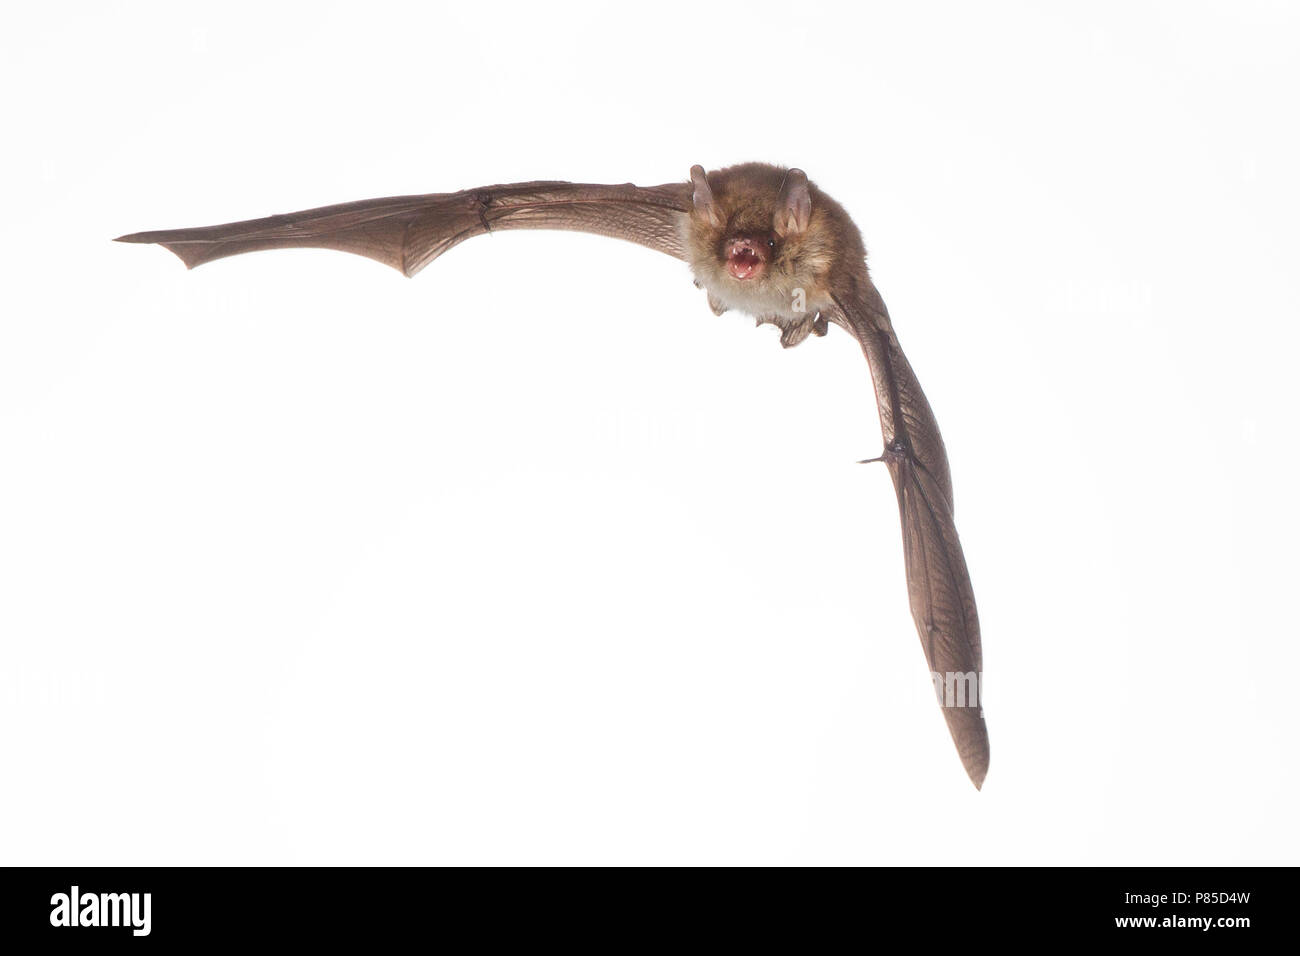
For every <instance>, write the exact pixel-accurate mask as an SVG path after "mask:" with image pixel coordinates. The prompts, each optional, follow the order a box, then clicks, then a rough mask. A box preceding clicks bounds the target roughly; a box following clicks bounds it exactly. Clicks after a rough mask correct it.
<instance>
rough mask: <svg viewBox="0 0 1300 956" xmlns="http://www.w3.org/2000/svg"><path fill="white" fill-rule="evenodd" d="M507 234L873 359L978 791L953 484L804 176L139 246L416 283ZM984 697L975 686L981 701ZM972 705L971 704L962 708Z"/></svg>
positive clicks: (418, 207) (460, 201)
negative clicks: (338, 255) (687, 285)
mask: <svg viewBox="0 0 1300 956" xmlns="http://www.w3.org/2000/svg"><path fill="white" fill-rule="evenodd" d="M501 229H570V230H578V231H581V232H593V233H598V234H600V235H603V236H612V237H615V238H619V239H628V240H630V241H632V242H637V243H640V244H641V245H644V246H649V247H650V248H651V249H658V250H659V251H660V252H666V253H668V254H669V255H671V256H676V257H677V258H679V259H684V260H686V262H687V263H688V264H689V265H690V267H691V271H692V272H693V273H694V275H695V283H696V285H697V286H700V287H701V288H703V289H704V290H705V291H706V292H707V293H708V299H709V306H710V307H711V308H712V309H713V311H714V312H715V313H717V314H719V315H721V314H722V313H723V312H725V311H727V310H729V309H735V310H737V311H740V312H745V313H747V314H749V315H751V316H753V317H754V318H755V319H756V320H757V322H758V323H759V324H763V323H769V324H772V325H776V326H777V327H778V328H779V329H780V330H781V344H782V345H783V346H786V347H790V346H794V345H798V344H799V343H800V342H802V341H803V340H804V339H806V338H807V337H808V336H809V335H810V334H812V335H818V336H821V335H825V334H826V330H827V324H828V323H833V324H835V325H838V326H839V327H840V328H842V329H844V330H845V331H846V332H848V333H849V334H850V335H851V336H853V337H854V338H855V339H856V340H857V342H858V344H859V345H860V346H861V348H862V351H863V352H864V353H865V354H866V357H867V363H868V364H869V365H870V367H871V377H872V380H873V382H874V385H875V391H876V403H877V405H878V407H879V412H880V428H881V432H882V434H883V436H884V440H885V448H884V452H883V453H882V454H881V456H880V457H879V458H876V459H871V460H872V461H883V462H884V463H885V465H886V466H887V467H888V469H889V473H890V475H891V477H892V478H893V481H894V488H895V490H896V491H897V493H898V510H899V515H900V518H901V521H902V528H903V556H904V561H905V562H906V567H907V589H908V596H909V598H910V602H911V607H912V617H913V619H914V620H915V621H916V628H917V631H918V633H919V634H920V637H921V646H922V648H924V650H925V657H926V660H927V661H928V662H929V665H930V671H931V675H932V677H933V679H934V682H935V689H936V692H937V693H938V694H939V696H940V703H941V704H942V705H943V715H944V717H945V719H946V720H947V722H948V730H949V731H950V732H951V734H952V739H953V741H954V743H956V745H957V752H958V753H959V754H960V755H961V760H962V763H963V764H964V765H965V767H966V772H967V773H968V774H969V775H970V778H971V780H972V781H973V782H974V784H975V786H976V787H977V788H978V787H980V786H982V784H983V783H984V776H985V774H986V773H987V771H988V764H989V739H988V732H987V730H986V729H985V726H984V718H983V711H982V710H981V705H980V701H979V700H978V690H979V688H980V686H981V685H982V680H983V673H982V670H983V664H982V655H981V651H980V631H979V619H978V618H977V616H976V612H975V597H974V594H973V593H972V590H971V584H970V577H969V575H968V574H967V572H966V561H965V558H964V557H963V555H962V549H961V543H960V542H959V541H958V539H957V529H956V526H955V525H954V524H953V517H952V511H953V509H952V479H951V478H950V476H949V474H948V458H947V453H946V452H945V451H944V446H943V440H942V438H940V436H939V427H938V425H937V424H936V422H935V420H934V413H933V412H932V411H931V410H930V404H929V402H927V401H926V398H925V395H924V393H923V392H922V391H921V386H920V384H919V383H918V382H917V380H916V375H915V374H914V373H913V371H912V366H911V365H909V364H908V361H907V358H906V357H905V356H904V355H903V352H902V349H901V348H900V347H899V344H898V338H897V337H896V336H895V335H894V329H893V326H892V325H891V323H890V321H889V313H888V312H887V311H886V310H885V303H884V302H883V301H882V300H881V298H880V294H879V293H878V292H877V291H876V287H875V285H874V284H873V283H872V281H871V278H870V276H869V275H868V272H867V263H866V250H865V248H864V247H863V244H862V236H861V233H859V231H858V227H857V226H856V225H854V223H853V220H852V219H850V218H849V216H848V213H846V212H845V211H844V209H843V207H841V206H840V204H839V203H837V202H836V201H835V200H833V199H831V198H830V197H829V196H827V195H826V194H825V193H824V192H822V191H821V190H820V189H818V188H817V186H816V185H814V184H813V183H811V182H809V181H808V177H807V176H806V175H804V173H803V171H802V170H798V169H786V168H783V167H779V166H771V165H768V164H766V163H745V164H742V165H739V166H731V167H728V168H726V169H720V170H716V171H714V172H711V173H706V172H705V171H704V169H703V167H701V166H695V167H693V168H692V169H691V182H690V183H669V184H667V185H664V186H653V187H649V188H645V187H640V186H634V185H632V184H630V183H629V184H625V185H622V186H600V185H590V184H583V183H567V182H533V183H515V184H511V185H501V186H484V187H481V188H479V189H466V190H463V191H461V192H456V193H432V194H430V195H426V196H396V197H393V198H390V199H369V200H365V201H363V202H353V203H344V204H342V205H338V206H324V207H322V208H319V209H309V210H306V211H304V212H295V213H289V214H287V215H280V216H270V217H268V218H266V219H253V220H249V221H247V222H236V223H230V224H227V225H224V226H209V227H206V228H199V229H174V230H166V231H162V232H138V233H135V234H133V235H129V236H122V237H121V238H120V239H118V241H119V242H153V243H158V244H159V245H162V246H164V247H165V248H167V249H170V250H171V251H172V252H174V253H175V254H176V255H177V256H179V257H180V258H181V260H182V261H183V262H184V263H185V265H186V266H188V267H190V268H193V267H194V266H197V265H200V264H202V263H204V262H210V261H212V260H213V259H220V258H223V257H225V256H233V255H238V254H239V253H242V252H254V251H257V250H260V249H282V248H291V247H302V246H309V247H315V248H321V249H338V250H341V251H343V252H352V253H356V254H357V255H362V256H368V257H369V258H371V259H376V260H378V261H379V262H383V263H385V264H387V265H390V266H392V267H393V268H395V269H398V270H400V271H401V272H403V273H405V274H406V275H408V276H412V275H415V273H417V272H419V271H420V270H421V269H423V268H424V267H425V266H427V265H428V264H429V263H430V262H432V261H433V260H434V259H436V258H438V256H440V255H442V254H443V253H444V252H446V251H447V250H448V249H450V248H451V247H452V246H455V245H456V244H457V243H459V242H462V241H463V240H465V239H468V238H470V237H471V236H479V235H482V234H484V233H488V232H495V231H497V230H501ZM972 685H974V686H972ZM964 691H967V692H969V696H967V694H964V693H963V692H964Z"/></svg>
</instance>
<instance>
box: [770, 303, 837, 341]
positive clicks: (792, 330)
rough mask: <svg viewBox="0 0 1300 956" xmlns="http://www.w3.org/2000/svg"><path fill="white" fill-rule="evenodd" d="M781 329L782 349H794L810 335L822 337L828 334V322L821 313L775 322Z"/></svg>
mask: <svg viewBox="0 0 1300 956" xmlns="http://www.w3.org/2000/svg"><path fill="white" fill-rule="evenodd" d="M774 324H776V325H779V326H780V327H781V347H782V348H787V349H792V348H794V347H795V346H796V345H798V344H799V343H800V342H802V341H803V340H804V339H806V338H808V336H810V335H816V336H817V337H819V338H820V337H821V336H823V335H825V334H826V320H825V319H824V318H822V314H821V313H820V312H814V313H812V314H811V315H805V316H804V317H803V318H801V319H795V320H794V321H790V320H789V319H781V320H774Z"/></svg>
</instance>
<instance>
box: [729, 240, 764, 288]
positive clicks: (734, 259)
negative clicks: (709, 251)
mask: <svg viewBox="0 0 1300 956" xmlns="http://www.w3.org/2000/svg"><path fill="white" fill-rule="evenodd" d="M766 266H767V250H766V249H764V248H763V246H762V245H761V244H760V243H758V242H755V241H754V240H752V239H733V240H732V241H731V244H730V245H729V246H728V247H727V270H728V271H729V272H730V273H731V274H732V276H733V277H735V278H737V279H756V278H758V277H759V276H760V275H762V274H763V269H764V268H765V267H766Z"/></svg>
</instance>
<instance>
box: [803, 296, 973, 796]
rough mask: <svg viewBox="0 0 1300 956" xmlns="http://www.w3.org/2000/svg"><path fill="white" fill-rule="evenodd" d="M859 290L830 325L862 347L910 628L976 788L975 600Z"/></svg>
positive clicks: (930, 423)
mask: <svg viewBox="0 0 1300 956" xmlns="http://www.w3.org/2000/svg"><path fill="white" fill-rule="evenodd" d="M861 282H862V284H861V285H860V286H859V287H858V288H857V289H854V290H852V291H851V292H846V293H844V294H837V295H836V296H835V297H834V298H835V305H836V308H835V309H834V310H833V311H832V312H831V314H830V315H829V316H828V318H830V319H831V320H832V321H834V322H835V323H836V324H837V325H840V326H842V327H843V328H844V329H846V330H847V331H848V332H849V333H850V334H851V335H853V337H854V338H856V339H857V340H858V343H859V345H861V346H862V351H863V352H864V353H865V354H866V356H867V362H868V364H869V365H870V366H871V377H872V380H873V382H874V384H875V390H876V403H877V405H878V406H879V410H880V427H881V432H882V433H883V435H884V439H885V452H884V455H883V456H882V457H883V460H884V462H885V464H886V465H887V466H888V467H889V474H890V476H891V477H892V478H893V480H894V490H895V491H896V492H897V493H898V511H899V519H900V522H901V524H902V527H903V558H904V563H905V565H906V568H907V593H908V598H909V601H910V604H911V609H912V619H913V620H914V621H915V622H916V629H917V633H918V634H919V635H920V638H921V647H922V648H923V649H924V651H925V658H926V661H927V662H928V663H929V665H930V673H931V677H932V678H933V679H934V681H935V690H936V692H937V693H939V694H940V695H941V699H940V703H941V705H942V709H943V716H944V719H945V720H946V721H947V723H948V731H949V733H951V734H952V739H953V743H954V744H956V745H957V752H958V754H959V755H960V757H961V761H962V764H963V765H964V766H965V768H966V773H967V774H968V775H969V776H970V778H971V781H972V782H973V783H974V784H975V786H976V787H977V788H978V787H980V786H982V785H983V783H984V776H985V774H987V773H988V766H989V735H988V730H987V729H986V727H985V725H984V712H983V709H982V694H983V678H984V673H983V671H984V663H983V652H982V650H981V647H980V625H979V616H978V615H977V614H976V612H975V594H974V591H973V590H972V588H971V583H970V575H969V574H968V573H967V571H966V559H965V556H964V555H963V554H962V549H961V542H960V541H959V540H958V538H957V526H956V525H955V524H954V523H953V517H952V479H951V477H950V476H949V474H948V456H947V453H946V451H945V450H944V447H943V439H942V438H941V437H940V435H939V425H938V423H937V422H936V421H935V419H934V412H932V411H931V410H930V403H929V402H928V401H927V400H926V397H925V393H924V392H922V391H921V384H920V382H918V381H917V379H916V374H915V373H914V372H913V371H912V366H911V365H910V364H909V363H908V361H907V357H906V356H905V355H904V354H903V350H902V348H900V347H899V344H898V338H897V337H896V336H895V335H894V329H893V326H892V325H891V323H890V321H889V313H888V311H886V309H885V303H884V301H883V300H882V299H881V298H880V294H879V292H877V291H876V287H875V285H874V284H872V282H871V280H870V279H869V278H867V277H866V276H865V275H863V276H862V277H861Z"/></svg>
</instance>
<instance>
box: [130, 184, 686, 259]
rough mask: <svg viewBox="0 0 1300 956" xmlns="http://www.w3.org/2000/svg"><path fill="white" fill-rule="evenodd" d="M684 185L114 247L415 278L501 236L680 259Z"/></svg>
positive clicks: (372, 210)
mask: <svg viewBox="0 0 1300 956" xmlns="http://www.w3.org/2000/svg"><path fill="white" fill-rule="evenodd" d="M690 201H691V186H690V184H688V183H669V184H667V185H664V186H651V187H643V186H634V185H632V184H631V183H627V184H624V185H620V186H602V185H595V184H590V183H566V182H536V183H511V184H508V185H500V186H482V187H479V188H477V189H466V190H462V191H461V192H457V193H431V194H429V195H425V196H394V197H391V198H388V199H366V200H362V201H361V202H351V203H343V204H341V205H337V206H322V207H321V208H319V209H307V210H304V211H302V212H293V213H287V214H284V215H279V216H268V217H267V218H265V219H250V220H247V221H245V222H232V223H227V224H225V225H221V226H205V227H201V228H197V229H170V230H163V231H159V232H137V233H133V234H131V235H129V236H121V237H120V238H119V239H118V240H117V241H118V242H153V243H157V244H159V245H161V246H163V247H164V248H166V249H170V250H171V251H172V252H174V253H175V254H176V255H177V256H179V257H180V259H181V260H182V261H183V262H184V263H185V265H186V266H188V267H189V268H191V269H192V268H194V267H195V266H197V265H202V264H203V263H205V262H211V261H212V260H213V259H221V258H224V257H225V256H234V255H239V254H240V253H243V252H257V251H259V250H263V249H288V248H297V247H307V248H316V249H337V250H339V251H341V252H351V253H355V254H356V255H361V256H366V257H368V258H370V259H374V260H376V261H378V262H382V263H384V264H385V265H389V266H392V267H393V268H394V269H397V270H399V271H401V272H402V273H404V274H406V275H408V276H413V275H415V273H417V272H419V271H420V270H421V269H423V268H424V267H425V266H427V265H428V264H429V263H430V262H432V261H433V260H434V259H436V258H438V256H440V255H442V254H443V253H444V252H446V251H447V250H448V249H450V248H451V247H452V246H455V245H457V244H458V243H460V242H463V241H464V240H466V239H469V238H471V237H473V236H481V235H483V234H484V233H487V232H494V231H497V230H501V229H564V230H572V231H577V232H591V233H596V234H598V235H602V236H610V237H613V238H616V239H627V240H629V241H631V242H636V243H639V244H641V245H643V246H649V247H650V248H651V249H657V250H659V251H660V252H665V253H667V254H668V255H670V256H676V257H677V258H679V259H680V258H683V249H682V241H681V235H680V228H681V222H682V220H683V218H684V217H685V215H686V212H687V210H688V209H689V208H690Z"/></svg>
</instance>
